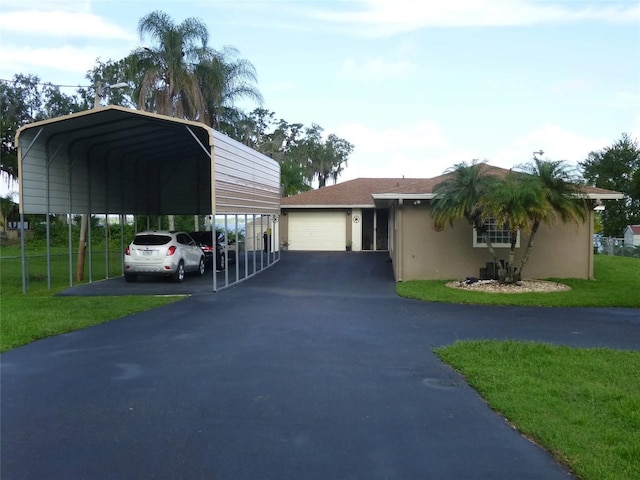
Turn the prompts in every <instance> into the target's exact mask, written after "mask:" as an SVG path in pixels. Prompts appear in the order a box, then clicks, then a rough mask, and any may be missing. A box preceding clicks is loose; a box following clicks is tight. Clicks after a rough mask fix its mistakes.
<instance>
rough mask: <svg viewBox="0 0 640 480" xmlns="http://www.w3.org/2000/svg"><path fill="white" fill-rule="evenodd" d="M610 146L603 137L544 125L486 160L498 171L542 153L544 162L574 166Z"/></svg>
mask: <svg viewBox="0 0 640 480" xmlns="http://www.w3.org/2000/svg"><path fill="white" fill-rule="evenodd" d="M609 143H611V139H610V138H606V137H586V136H584V135H581V134H578V133H575V132H572V131H570V130H566V129H564V128H562V127H560V126H558V125H554V124H551V123H549V124H545V125H542V126H541V127H539V128H537V129H535V130H532V131H531V132H529V133H526V134H524V135H522V136H520V137H518V138H515V139H514V140H512V141H511V142H510V143H508V144H507V146H506V148H503V149H499V150H497V151H496V153H495V154H494V155H491V156H490V157H489V163H491V164H492V165H497V166H501V167H512V166H515V165H519V164H522V163H526V162H528V161H530V160H531V159H532V158H533V152H535V151H539V150H543V151H544V155H543V157H544V158H549V159H550V160H565V161H566V162H567V163H569V164H572V165H577V164H578V162H582V161H584V160H585V159H586V158H587V155H588V154H589V152H592V151H594V150H600V149H601V148H603V147H604V146H606V145H608V144H609Z"/></svg>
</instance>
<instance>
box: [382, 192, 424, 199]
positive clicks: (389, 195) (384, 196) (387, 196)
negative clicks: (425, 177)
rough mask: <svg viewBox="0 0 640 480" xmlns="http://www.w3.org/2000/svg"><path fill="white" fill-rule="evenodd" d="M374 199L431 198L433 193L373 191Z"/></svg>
mask: <svg viewBox="0 0 640 480" xmlns="http://www.w3.org/2000/svg"><path fill="white" fill-rule="evenodd" d="M371 196H372V197H373V198H374V199H375V200H431V199H433V197H435V194H433V193H374V194H372V195H371Z"/></svg>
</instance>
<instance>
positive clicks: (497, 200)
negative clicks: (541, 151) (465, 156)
mask: <svg viewBox="0 0 640 480" xmlns="http://www.w3.org/2000/svg"><path fill="white" fill-rule="evenodd" d="M478 208H479V210H480V211H481V212H482V214H483V215H484V216H485V217H487V218H492V219H493V220H494V221H495V224H496V225H501V226H502V229H503V230H506V231H508V232H509V244H510V245H509V257H508V260H507V263H506V264H502V262H498V263H497V264H496V265H497V267H498V280H499V281H500V282H502V283H515V282H517V281H519V280H520V278H521V275H522V265H521V267H520V268H519V269H518V268H516V267H515V254H516V244H517V241H518V233H519V232H520V231H524V232H531V230H532V228H531V225H532V219H535V220H537V221H549V220H550V219H551V218H552V217H553V209H552V208H551V206H550V205H549V203H548V202H547V201H546V198H545V192H544V190H543V188H542V183H541V182H539V181H538V179H537V178H536V177H533V176H529V175H523V174H521V173H516V172H509V173H508V174H507V175H506V176H505V178H504V179H503V180H501V181H499V182H496V183H495V185H493V186H492V188H491V190H489V191H487V192H486V193H485V194H483V195H482V196H481V197H480V198H479V200H478Z"/></svg>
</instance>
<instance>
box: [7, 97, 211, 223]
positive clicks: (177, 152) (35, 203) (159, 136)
mask: <svg viewBox="0 0 640 480" xmlns="http://www.w3.org/2000/svg"><path fill="white" fill-rule="evenodd" d="M16 144H17V145H18V147H19V154H20V157H19V163H18V168H19V179H20V205H21V208H23V209H24V211H25V212H27V213H34V212H39V211H40V210H42V202H43V200H42V195H43V194H42V189H43V185H46V183H45V182H53V181H58V182H63V181H64V175H65V174H64V169H65V168H67V169H69V168H71V167H64V166H62V163H64V164H65V165H72V166H73V165H76V164H77V165H78V167H74V168H86V169H87V171H88V174H87V175H88V177H87V179H86V180H82V179H81V178H80V177H79V176H78V175H80V174H75V175H76V176H75V177H74V178H73V179H72V180H71V181H72V182H74V184H76V183H75V182H82V181H84V182H85V183H96V182H104V181H105V178H106V177H108V179H109V181H110V183H111V184H113V183H114V182H115V181H116V180H117V179H118V177H123V176H125V177H126V176H132V175H134V174H135V177H136V181H137V182H138V184H139V183H140V182H143V181H145V182H147V184H149V185H145V186H144V187H143V188H141V189H140V191H141V192H142V193H141V194H140V195H143V194H144V195H145V196H146V197H148V196H149V195H148V194H147V193H145V192H149V191H150V190H151V189H152V188H153V187H152V186H150V182H151V179H153V180H154V181H156V183H157V184H160V183H162V184H167V183H169V182H170V181H171V179H172V177H175V175H176V173H180V172H176V171H175V170H176V168H178V166H180V165H182V166H185V165H187V162H189V163H188V165H189V168H190V169H191V170H192V171H193V172H194V173H193V174H192V178H194V179H195V180H196V182H197V184H194V183H192V184H191V185H190V186H189V189H188V191H185V192H183V195H175V199H176V201H177V202H178V203H179V202H180V201H181V199H182V198H186V197H191V198H190V199H189V207H188V208H180V207H177V208H176V210H177V212H173V211H167V208H166V207H165V206H164V205H162V203H161V202H155V204H153V205H152V206H150V207H147V208H142V207H139V205H142V204H143V203H146V204H149V202H148V201H147V199H146V198H145V199H143V200H139V199H134V200H131V203H132V204H133V203H135V204H136V206H137V208H135V209H133V208H132V209H130V210H128V212H127V213H154V214H155V213H158V214H162V213H179V212H180V211H181V210H188V211H189V213H191V212H193V213H210V212H211V190H212V189H211V155H212V145H213V129H211V128H209V127H207V126H206V125H204V124H202V123H197V122H192V121H187V120H181V119H177V118H173V117H167V116H163V115H157V114H153V113H148V112H142V111H139V110H133V109H130V108H124V107H120V106H113V105H112V106H107V107H102V108H97V109H93V110H87V111H84V112H79V113H74V114H71V115H66V116H62V117H57V118H53V119H49V120H44V121H40V122H34V123H31V124H28V125H25V126H23V127H21V128H20V129H19V130H18V133H17V135H16ZM65 162H66V163H65ZM80 162H81V163H82V165H81V164H80ZM56 164H60V166H59V167H58V170H57V171H55V170H53V169H54V168H55V167H56ZM47 165H51V171H52V175H51V176H54V175H56V174H57V175H58V177H56V178H55V180H51V181H49V180H45V173H46V171H48V170H49V167H46V166H47ZM84 165H86V167H84ZM134 166H135V167H134ZM169 167H170V168H169ZM25 169H26V171H25ZM134 170H135V172H134ZM141 171H142V172H145V173H144V174H140V173H139V172H141ZM74 172H75V170H74ZM25 179H26V180H25ZM60 184H61V185H62V183H60ZM63 187H66V188H71V187H70V186H69V185H63ZM84 188H85V189H86V188H88V187H84ZM110 188H111V190H112V193H111V194H112V195H113V196H117V197H121V196H124V195H128V194H130V190H131V186H130V185H129V184H126V183H118V184H116V185H115V186H114V185H112V186H111V187H110ZM52 190H53V188H52ZM195 190H198V191H200V192H201V195H200V196H199V198H197V199H196V198H194V196H193V195H192V194H190V192H191V191H195ZM79 191H80V194H79V195H77V196H76V199H75V200H76V201H77V202H78V204H80V205H81V204H82V202H86V200H85V199H84V198H83V191H82V190H79ZM52 195H55V192H54V193H53V194H52ZM85 196H86V195H85ZM54 201H55V198H54ZM111 204H112V208H116V207H117V203H116V202H111ZM174 206H175V202H174ZM92 207H93V204H92ZM103 211H104V210H103ZM123 213H125V212H123Z"/></svg>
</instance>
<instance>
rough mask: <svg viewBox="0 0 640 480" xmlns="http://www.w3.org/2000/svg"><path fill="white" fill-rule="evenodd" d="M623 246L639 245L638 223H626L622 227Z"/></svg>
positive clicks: (639, 226) (639, 231)
mask: <svg viewBox="0 0 640 480" xmlns="http://www.w3.org/2000/svg"><path fill="white" fill-rule="evenodd" d="M624 244H625V246H632V245H633V246H634V247H640V225H627V228H625V229H624Z"/></svg>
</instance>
